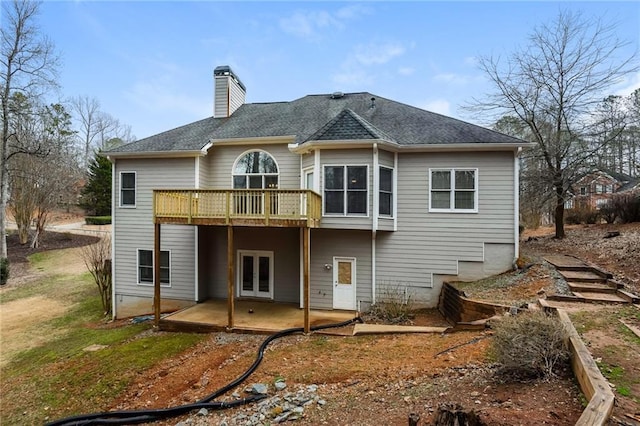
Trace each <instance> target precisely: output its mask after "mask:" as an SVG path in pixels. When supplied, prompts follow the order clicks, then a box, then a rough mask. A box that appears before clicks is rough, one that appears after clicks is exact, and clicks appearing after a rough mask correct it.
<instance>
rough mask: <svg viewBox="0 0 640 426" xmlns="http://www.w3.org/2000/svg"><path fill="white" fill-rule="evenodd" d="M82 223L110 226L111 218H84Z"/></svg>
mask: <svg viewBox="0 0 640 426" xmlns="http://www.w3.org/2000/svg"><path fill="white" fill-rule="evenodd" d="M84 222H85V223H86V224H87V225H111V216H86V217H85V218H84Z"/></svg>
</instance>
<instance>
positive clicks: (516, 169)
mask: <svg viewBox="0 0 640 426" xmlns="http://www.w3.org/2000/svg"><path fill="white" fill-rule="evenodd" d="M521 151H522V148H521V147H519V148H518V149H517V150H516V151H515V153H514V155H513V174H514V177H513V247H514V256H515V258H514V260H513V265H514V267H515V265H516V262H517V261H518V258H519V257H520V158H519V157H520V152H521Z"/></svg>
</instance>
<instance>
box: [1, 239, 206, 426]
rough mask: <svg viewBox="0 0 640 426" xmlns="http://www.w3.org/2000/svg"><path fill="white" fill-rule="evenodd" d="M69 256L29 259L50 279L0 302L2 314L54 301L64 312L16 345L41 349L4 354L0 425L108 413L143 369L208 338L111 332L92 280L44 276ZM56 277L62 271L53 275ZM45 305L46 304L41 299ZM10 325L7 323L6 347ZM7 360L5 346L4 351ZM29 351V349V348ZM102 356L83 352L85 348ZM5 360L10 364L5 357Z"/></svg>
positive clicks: (6, 294) (141, 330)
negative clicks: (34, 341) (23, 305)
mask: <svg viewBox="0 0 640 426" xmlns="http://www.w3.org/2000/svg"><path fill="white" fill-rule="evenodd" d="M67 254H68V253H67V250H61V251H53V252H46V253H40V254H37V255H36V256H33V257H32V258H30V261H31V262H32V266H33V267H35V268H36V269H38V270H42V271H45V275H43V276H41V277H39V278H37V279H36V280H34V281H32V282H29V283H26V284H24V285H21V286H19V287H16V288H13V289H3V291H2V293H1V294H0V305H1V309H5V308H6V309H8V308H9V307H10V306H11V304H16V303H20V302H21V301H25V300H33V301H36V302H34V304H33V306H30V305H27V306H26V309H31V308H33V309H34V310H37V309H38V306H36V305H37V301H38V300H44V299H46V300H54V301H57V302H59V304H60V305H61V306H64V308H63V309H60V310H57V311H52V312H54V313H52V315H51V317H50V318H48V321H46V322H45V323H36V324H33V325H32V326H31V327H27V328H26V329H25V330H24V331H23V332H21V333H19V334H15V335H13V336H12V337H11V338H12V339H25V340H28V339H29V337H30V336H31V335H33V336H34V338H36V337H37V341H38V342H39V343H40V344H38V345H36V346H34V347H29V348H27V349H24V350H16V351H15V352H13V353H11V354H8V355H7V354H3V358H4V361H6V362H4V363H3V366H2V367H1V369H0V375H1V376H2V383H1V385H0V391H1V392H2V398H1V401H2V403H1V404H2V406H1V413H2V414H1V418H0V423H2V424H42V423H43V422H46V421H48V420H55V419H57V418H60V417H66V416H70V415H74V414H81V413H89V412H96V411H103V410H104V409H105V407H108V406H109V405H110V403H112V401H113V400H114V399H115V398H116V397H117V396H118V395H119V394H120V392H121V391H122V390H123V389H124V388H125V387H126V386H128V385H129V383H131V381H132V380H133V378H134V377H135V376H136V375H137V374H138V373H139V372H140V371H143V370H144V369H146V368H148V367H150V366H152V365H154V364H155V363H157V362H158V361H161V360H162V359H164V358H169V357H172V356H174V355H176V354H177V353H180V352H181V351H183V350H185V349H187V348H189V347H191V346H192V345H194V344H195V343H197V342H199V341H200V340H202V339H203V338H204V336H203V335H196V334H185V333H156V332H154V331H153V330H152V327H151V324H149V323H141V324H125V325H122V326H118V327H112V326H110V324H109V323H108V322H107V321H106V320H105V319H104V317H103V315H102V312H103V309H102V306H101V303H100V296H99V294H98V290H97V287H96V286H95V284H94V283H93V281H91V277H90V275H89V274H88V273H81V274H77V273H73V274H67V273H64V271H63V270H57V271H55V273H53V274H52V275H50V274H48V273H46V272H47V271H48V270H49V267H48V266H49V265H54V264H57V265H59V264H62V265H64V258H65V256H66V255H67ZM51 269H58V268H51ZM43 298H44V299H43ZM9 328H10V325H9V324H6V323H5V321H4V318H3V325H2V330H1V331H2V334H1V336H2V340H3V341H4V340H5V337H7V336H9V333H10V331H11V330H9ZM2 346H3V349H2V351H3V352H4V351H5V349H4V347H5V345H4V344H3V345H2ZM26 346H32V345H28V344H27V345H26ZM91 347H93V348H100V349H98V350H86V349H88V348H91ZM5 355H6V356H5Z"/></svg>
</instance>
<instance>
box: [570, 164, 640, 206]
mask: <svg viewBox="0 0 640 426" xmlns="http://www.w3.org/2000/svg"><path fill="white" fill-rule="evenodd" d="M639 184H640V179H637V178H633V177H631V176H629V175H626V174H624V173H615V172H605V171H602V170H595V171H592V172H589V173H587V174H585V175H584V176H583V177H581V178H580V179H579V180H578V181H577V182H576V183H575V184H574V185H572V187H571V188H572V190H571V193H572V194H573V197H572V198H571V199H569V200H568V201H567V202H566V203H565V207H566V208H569V209H573V208H577V209H594V210H599V209H600V208H601V207H602V206H604V205H605V204H607V203H608V201H609V200H610V199H611V197H612V196H613V194H620V193H625V192H629V193H634V192H636V191H638V185H639Z"/></svg>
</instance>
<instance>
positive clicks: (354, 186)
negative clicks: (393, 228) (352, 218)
mask: <svg viewBox="0 0 640 426" xmlns="http://www.w3.org/2000/svg"><path fill="white" fill-rule="evenodd" d="M368 175H369V174H368V172H367V166H325V167H324V213H325V214H327V215H356V216H363V215H365V216H366V215H367V211H368V199H369V190H368V184H367V180H368Z"/></svg>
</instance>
